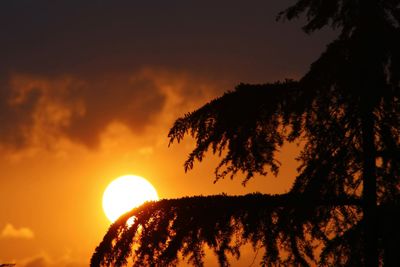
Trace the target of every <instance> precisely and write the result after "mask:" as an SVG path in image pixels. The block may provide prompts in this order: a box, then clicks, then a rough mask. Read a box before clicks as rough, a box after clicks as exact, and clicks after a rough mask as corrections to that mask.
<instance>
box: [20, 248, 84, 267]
mask: <svg viewBox="0 0 400 267" xmlns="http://www.w3.org/2000/svg"><path fill="white" fill-rule="evenodd" d="M20 265H21V266H23V267H85V266H87V265H88V261H84V260H77V259H74V258H73V257H72V256H71V255H69V254H66V255H64V256H62V257H61V258H58V259H55V258H53V257H50V256H49V255H48V254H47V253H45V252H42V253H41V254H39V255H37V256H35V257H31V258H28V259H25V260H22V261H21V262H20V264H18V265H17V266H20Z"/></svg>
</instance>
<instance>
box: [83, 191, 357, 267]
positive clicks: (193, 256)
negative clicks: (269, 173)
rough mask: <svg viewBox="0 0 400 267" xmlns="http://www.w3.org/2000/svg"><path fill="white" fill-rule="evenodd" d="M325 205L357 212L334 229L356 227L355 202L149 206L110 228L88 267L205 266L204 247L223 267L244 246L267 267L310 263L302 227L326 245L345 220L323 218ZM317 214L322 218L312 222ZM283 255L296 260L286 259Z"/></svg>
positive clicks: (255, 197) (243, 199)
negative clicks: (259, 252)
mask: <svg viewBox="0 0 400 267" xmlns="http://www.w3.org/2000/svg"><path fill="white" fill-rule="evenodd" d="M326 205H328V206H330V207H332V209H333V210H335V209H336V208H337V207H339V206H340V207H342V206H343V205H346V206H347V207H348V208H347V209H350V210H352V211H353V212H355V214H354V216H353V217H352V218H349V217H350V216H348V218H347V221H346V222H345V223H343V225H340V226H338V228H340V229H341V231H342V232H345V231H346V230H347V229H348V228H350V227H351V225H352V224H354V223H356V222H357V220H358V218H357V216H358V217H359V215H357V209H358V208H357V207H358V206H359V205H360V203H359V201H358V200H357V199H344V198H343V199H331V200H329V199H306V198H303V197H302V198H301V200H300V198H299V196H296V195H292V194H287V195H273V196H272V195H262V194H250V195H246V196H226V195H218V196H209V197H190V198H182V199H172V200H161V201H159V202H150V203H147V204H145V205H143V206H141V207H140V208H138V209H135V210H133V211H132V212H130V213H128V214H126V215H124V216H123V217H121V218H120V219H119V220H118V221H117V222H115V223H114V224H113V225H112V226H111V227H110V229H109V231H108V232H107V234H106V235H105V237H104V239H103V241H102V242H101V244H100V245H99V246H98V247H97V249H96V252H95V254H94V255H93V257H92V260H91V266H92V267H94V266H121V265H123V264H126V262H127V259H129V258H131V259H132V261H133V266H166V265H168V264H175V263H177V262H178V260H179V257H180V256H181V257H184V258H187V259H188V261H189V262H190V263H191V264H193V265H195V266H203V265H204V262H203V258H204V246H208V247H210V248H211V250H212V251H214V253H215V255H216V256H217V259H218V261H219V264H220V266H227V265H229V263H228V255H231V256H232V257H238V256H239V255H240V251H239V248H240V247H241V246H242V245H243V244H245V243H248V242H250V243H251V244H252V245H253V247H257V246H259V245H262V246H264V247H265V248H266V251H265V255H264V257H263V262H264V263H265V264H267V263H271V264H278V263H282V264H283V263H285V264H287V263H289V264H290V263H293V264H294V263H299V262H303V263H304V262H307V261H308V262H312V261H313V260H314V256H313V255H312V253H311V254H310V251H312V249H311V248H312V247H311V246H312V243H311V242H307V241H305V240H304V236H305V235H306V234H305V227H306V226H308V227H311V225H314V226H313V228H315V231H314V232H315V234H314V235H313V236H312V237H313V238H314V239H318V240H319V241H320V242H325V241H324V240H328V239H329V238H328V232H329V231H328V230H327V231H328V232H326V233H324V228H325V227H326V225H328V224H329V222H333V221H341V220H343V217H341V216H343V214H341V215H340V216H337V215H333V214H331V213H330V212H324V211H323V210H324V209H322V208H321V207H326ZM315 213H318V214H319V215H321V214H324V215H323V216H319V217H318V218H319V219H315V218H316V217H315V216H313V215H315ZM129 218H134V219H133V223H127V222H128V220H129ZM315 220H317V221H315ZM317 225H318V227H317ZM317 228H318V230H317ZM282 247H283V248H284V249H283V250H282V249H281V248H282ZM294 252H295V253H294ZM285 253H286V255H294V257H289V258H287V257H286V256H285Z"/></svg>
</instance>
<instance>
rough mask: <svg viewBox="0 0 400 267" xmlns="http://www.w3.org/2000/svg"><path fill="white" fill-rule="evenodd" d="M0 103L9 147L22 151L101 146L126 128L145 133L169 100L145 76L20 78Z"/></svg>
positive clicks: (1, 130)
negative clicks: (55, 144)
mask: <svg viewBox="0 0 400 267" xmlns="http://www.w3.org/2000/svg"><path fill="white" fill-rule="evenodd" d="M6 88H8V89H7V90H2V95H1V98H0V111H1V113H0V119H1V121H2V127H1V128H0V138H1V142H2V143H3V146H8V147H11V148H21V147H25V146H28V145H32V144H37V143H38V142H39V143H42V145H43V142H44V143H45V144H46V143H48V144H50V145H51V141H52V140H51V138H59V137H66V138H68V139H70V140H74V141H77V142H79V143H82V144H85V145H87V146H90V147H93V146H96V145H97V144H98V142H99V135H100V133H101V132H102V131H103V130H104V129H105V128H106V127H107V126H108V125H109V124H111V123H113V122H120V123H123V124H126V125H128V126H129V127H130V129H131V130H132V132H134V133H137V134H138V133H141V132H143V130H144V129H145V127H146V125H148V124H149V123H151V122H152V120H153V118H154V116H155V114H158V113H159V111H160V110H161V109H162V107H163V105H164V101H165V96H164V94H163V92H162V91H161V89H160V88H159V87H158V86H157V85H156V84H155V82H154V80H152V79H151V78H149V77H145V76H143V75H141V74H132V75H130V76H128V75H123V76H110V77H104V76H103V77H101V78H99V79H98V80H78V79H76V78H71V77H51V78H42V77H37V76H23V75H15V76H13V77H12V78H11V81H9V82H8V84H7V87H6Z"/></svg>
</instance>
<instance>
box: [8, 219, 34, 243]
mask: <svg viewBox="0 0 400 267" xmlns="http://www.w3.org/2000/svg"><path fill="white" fill-rule="evenodd" d="M0 237H1V238H20V239H33V238H34V237H35V235H34V233H33V231H32V230H31V229H29V228H27V227H21V228H16V227H15V226H13V225H12V224H11V223H8V224H6V226H4V228H3V230H2V231H1V234H0Z"/></svg>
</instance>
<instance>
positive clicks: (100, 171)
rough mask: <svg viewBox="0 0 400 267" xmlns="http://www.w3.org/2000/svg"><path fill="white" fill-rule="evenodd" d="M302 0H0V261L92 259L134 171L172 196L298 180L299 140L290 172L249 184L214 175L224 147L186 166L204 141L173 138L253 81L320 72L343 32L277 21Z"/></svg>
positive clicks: (286, 167) (288, 160) (286, 159)
mask: <svg viewBox="0 0 400 267" xmlns="http://www.w3.org/2000/svg"><path fill="white" fill-rule="evenodd" d="M293 2H294V1H290V0H284V1H282V0H279V1H278V0H276V1H261V0H254V1H253V0H251V1H246V2H244V1H227V0H220V1H209V0H205V1H183V0H170V1H160V0H149V1H134V0H129V1H128V0H114V1H111V0H87V1H81V0H79V1H78V0H68V1H67V0H60V1H54V0H35V1H32V0H2V1H0V40H1V41H0V170H1V172H0V263H6V262H15V263H17V266H25V267H50V266H51V267H53V266H54V267H55V266H60V267H63V266H65V267H67V266H68V267H80V266H88V263H89V260H90V256H91V254H92V253H93V251H94V249H95V247H96V246H97V245H98V243H99V242H100V241H101V239H102V237H103V235H104V234H105V232H106V230H107V228H108V227H109V221H108V220H107V218H106V217H105V215H104V212H103V210H102V206H101V199H102V194H103V192H104V190H105V188H106V186H107V184H108V183H110V182H111V181H112V180H113V179H115V178H117V177H119V176H121V175H125V174H135V175H140V176H143V177H145V178H146V179H148V180H149V181H150V182H151V183H152V184H153V186H154V187H155V188H156V190H157V192H158V195H159V197H160V198H177V197H182V196H190V195H210V194H219V193H222V192H224V193H227V194H247V193H251V192H255V191H257V192H263V193H284V192H286V191H288V190H289V189H290V185H291V182H292V181H293V178H294V175H295V171H294V169H295V168H296V161H295V157H296V151H297V149H296V146H295V145H288V146H285V147H283V149H282V152H281V159H282V167H281V172H280V175H279V176H278V177H274V176H267V177H257V178H255V179H253V180H251V181H250V182H249V183H248V184H247V186H246V187H243V186H242V185H241V181H242V178H243V177H236V178H235V179H234V180H233V181H231V180H223V181H219V182H218V183H216V184H214V183H213V180H214V177H213V170H214V168H215V167H216V165H217V163H218V158H217V157H215V156H212V155H209V156H208V157H207V158H206V159H205V160H204V162H202V163H201V164H197V165H195V168H194V170H192V171H190V172H188V173H185V172H184V169H183V162H184V161H185V159H186V157H187V155H188V153H190V151H191V149H193V147H194V143H193V140H191V139H190V138H186V139H185V140H184V141H183V142H182V143H180V144H179V145H178V144H174V145H172V146H170V147H168V138H167V134H168V130H169V128H170V127H171V126H172V124H173V122H174V120H175V119H177V118H178V117H179V116H182V115H184V114H185V113H187V112H189V111H192V110H195V109H196V108H199V107H201V106H202V105H203V104H205V103H207V102H208V101H210V100H212V99H213V98H215V97H217V96H220V95H221V94H223V92H225V91H227V90H233V89H234V87H235V85H237V84H239V83H240V82H245V83H265V82H274V81H277V80H283V79H285V78H291V79H297V78H300V77H301V76H302V75H304V74H305V73H306V72H307V70H308V68H309V65H310V63H312V62H313V61H314V60H316V59H317V58H318V56H319V55H320V54H321V52H322V51H323V50H324V48H325V46H326V44H328V43H329V41H330V40H332V39H333V38H334V36H335V34H334V32H331V31H322V32H319V33H315V34H313V35H307V34H305V33H304V32H302V30H301V25H302V24H301V22H302V20H297V21H293V22H287V21H286V22H284V21H278V22H277V21H276V16H277V14H278V13H279V11H282V10H283V9H284V8H285V7H287V6H289V5H290V3H293ZM244 255H246V254H244ZM244 257H245V256H244ZM251 261H252V258H251V259H249V262H251Z"/></svg>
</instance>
